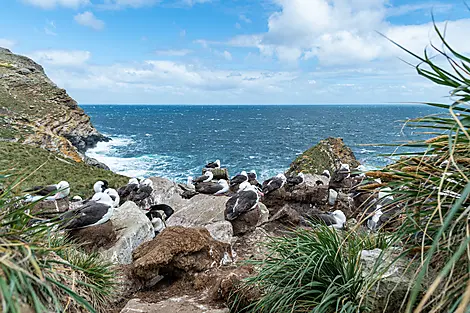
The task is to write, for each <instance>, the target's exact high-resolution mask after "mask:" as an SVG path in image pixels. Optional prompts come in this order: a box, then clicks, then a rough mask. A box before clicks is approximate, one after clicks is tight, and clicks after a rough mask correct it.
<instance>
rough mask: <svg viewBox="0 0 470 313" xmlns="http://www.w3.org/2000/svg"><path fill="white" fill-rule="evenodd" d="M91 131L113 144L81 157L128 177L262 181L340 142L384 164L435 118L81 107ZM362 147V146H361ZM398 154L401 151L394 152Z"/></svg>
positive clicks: (396, 109) (351, 109)
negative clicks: (415, 122) (319, 147)
mask: <svg viewBox="0 0 470 313" xmlns="http://www.w3.org/2000/svg"><path fill="white" fill-rule="evenodd" d="M81 107H82V108H83V109H84V110H85V112H86V113H87V114H88V115H89V116H90V117H91V120H92V123H93V125H94V126H95V127H96V128H97V129H98V130H99V131H100V132H102V133H103V134H105V135H107V136H109V137H111V138H112V141H110V142H102V143H99V144H98V145H97V147H96V148H94V149H91V150H89V151H87V155H88V156H90V157H93V158H96V159H97V160H99V161H101V162H104V163H105V164H107V165H108V166H109V167H110V168H111V170H113V171H114V172H117V173H120V174H123V175H127V176H130V177H149V176H161V177H166V178H169V179H171V180H175V181H185V180H186V178H187V176H199V175H200V174H201V169H202V166H203V165H204V164H207V163H208V162H209V161H214V160H216V159H220V160H221V163H222V167H227V168H228V170H229V174H230V175H231V176H233V175H235V174H236V173H239V172H240V171H242V170H247V171H249V170H252V169H254V170H256V171H257V173H258V176H259V177H260V178H261V180H262V179H266V178H268V177H271V176H273V175H276V174H278V173H280V172H282V171H285V170H286V169H287V168H288V167H289V165H290V163H291V162H292V161H293V160H294V159H295V158H296V157H297V156H298V155H299V154H301V153H302V152H303V151H305V150H306V149H308V148H309V147H311V146H313V145H315V144H316V143H317V142H318V141H320V140H321V139H324V138H327V137H330V136H331V137H342V138H343V139H344V142H345V143H346V144H347V145H348V146H349V147H351V148H352V150H353V151H354V153H355V155H356V158H357V159H358V160H359V161H360V162H361V163H362V164H364V165H366V166H367V167H369V168H375V167H382V166H384V165H386V164H387V163H389V162H391V159H390V158H389V157H384V156H381V155H380V154H387V153H393V152H394V151H395V148H393V147H383V146H380V144H383V143H386V144H390V143H400V142H404V141H406V140H410V139H417V138H419V137H422V136H423V135H422V134H420V133H419V130H417V129H410V128H404V127H403V125H404V122H405V121H406V120H408V119H410V118H416V117H420V116H425V115H429V114H435V113H438V112H439V111H438V110H437V109H435V108H432V107H428V106H424V105H289V106H288V105H284V106H278V105H263V106H255V105H223V106H222V105H220V106H216V105H194V106H191V105H82V106H81ZM364 145H367V146H364ZM400 151H401V150H400Z"/></svg>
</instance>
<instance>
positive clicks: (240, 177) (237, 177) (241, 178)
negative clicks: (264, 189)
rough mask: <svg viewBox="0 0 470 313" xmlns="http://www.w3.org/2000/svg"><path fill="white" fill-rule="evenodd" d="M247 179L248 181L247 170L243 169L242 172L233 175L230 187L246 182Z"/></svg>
mask: <svg viewBox="0 0 470 313" xmlns="http://www.w3.org/2000/svg"><path fill="white" fill-rule="evenodd" d="M246 181H248V174H247V173H246V171H242V172H241V173H240V174H238V175H235V176H234V177H232V179H231V180H230V187H233V186H236V185H240V184H241V183H244V182H246Z"/></svg>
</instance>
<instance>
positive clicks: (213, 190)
mask: <svg viewBox="0 0 470 313" xmlns="http://www.w3.org/2000/svg"><path fill="white" fill-rule="evenodd" d="M229 189H230V187H229V185H228V183H227V181H226V180H225V179H219V181H218V182H217V183H214V182H202V183H199V184H197V185H196V191H197V192H199V193H203V194H207V195H222V194H224V193H226V192H228V191H229Z"/></svg>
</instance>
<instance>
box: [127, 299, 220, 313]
mask: <svg viewBox="0 0 470 313" xmlns="http://www.w3.org/2000/svg"><path fill="white" fill-rule="evenodd" d="M199 302H200V301H198V300H197V299H194V298H190V297H188V296H183V297H173V298H169V299H166V300H163V301H160V302H157V303H146V302H145V301H142V300H141V299H131V300H129V302H128V303H127V304H126V306H125V307H124V308H123V309H122V310H121V313H135V312H142V313H143V312H145V313H229V310H228V309H227V308H222V309H219V308H211V307H210V306H209V305H207V304H201V303H199Z"/></svg>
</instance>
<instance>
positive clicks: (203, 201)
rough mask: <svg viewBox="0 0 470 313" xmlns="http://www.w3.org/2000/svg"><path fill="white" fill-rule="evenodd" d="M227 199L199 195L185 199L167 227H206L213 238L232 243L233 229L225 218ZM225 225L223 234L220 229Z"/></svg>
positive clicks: (169, 220)
mask: <svg viewBox="0 0 470 313" xmlns="http://www.w3.org/2000/svg"><path fill="white" fill-rule="evenodd" d="M227 199H228V198H227V197H224V196H209V195H203V194H198V195H196V196H194V197H192V198H191V199H189V200H186V199H183V200H182V201H181V202H179V203H180V206H179V207H175V208H177V209H175V210H176V212H175V213H174V214H173V215H172V216H171V217H170V218H169V219H168V221H167V226H184V227H206V228H207V229H208V230H209V232H210V233H211V235H212V237H213V238H214V239H217V240H221V241H224V242H230V239H228V238H229V237H230V238H231V237H232V235H233V231H232V227H231V225H230V226H229V224H230V223H228V224H227V222H226V221H225V218H224V211H225V203H226V202H227ZM217 225H224V227H223V230H224V232H223V233H220V232H219V231H220V229H221V228H220V227H218V226H217Z"/></svg>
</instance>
